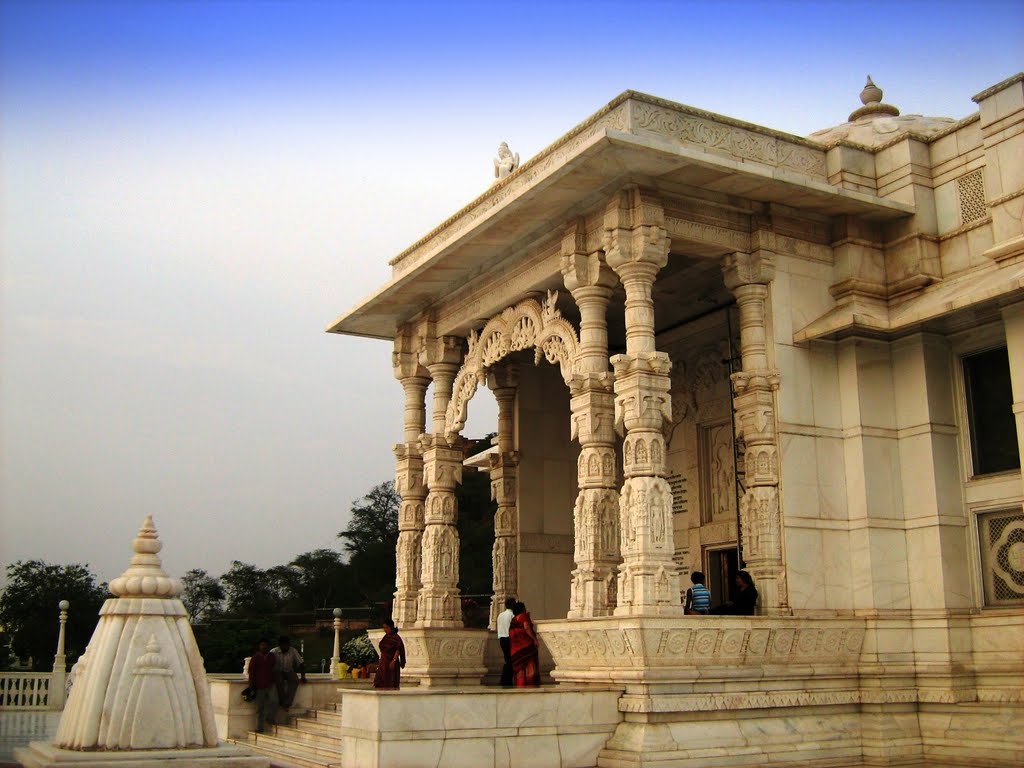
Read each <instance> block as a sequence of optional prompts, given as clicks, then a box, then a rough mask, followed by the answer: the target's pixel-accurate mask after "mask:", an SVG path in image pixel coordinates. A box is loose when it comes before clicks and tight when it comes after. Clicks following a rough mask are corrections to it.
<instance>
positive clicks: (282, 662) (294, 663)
mask: <svg viewBox="0 0 1024 768" xmlns="http://www.w3.org/2000/svg"><path fill="white" fill-rule="evenodd" d="M270 653H271V654H273V655H274V657H275V660H276V661H277V666H276V667H275V670H276V672H277V703H278V704H279V705H280V707H281V709H283V710H285V711H287V710H288V708H289V707H291V705H292V702H293V701H295V691H296V690H298V687H299V683H300V682H303V683H305V682H306V662H305V661H303V659H302V656H301V654H299V652H298V651H297V650H296V649H295V648H294V647H293V646H292V643H291V640H289V639H288V637H286V636H285V635H281V637H279V638H278V639H277V647H276V648H273V649H272V650H271V651H270ZM300 675H301V680H300Z"/></svg>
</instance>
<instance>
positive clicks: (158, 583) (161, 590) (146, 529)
mask: <svg viewBox="0 0 1024 768" xmlns="http://www.w3.org/2000/svg"><path fill="white" fill-rule="evenodd" d="M163 546H164V545H163V543H162V542H161V541H160V538H159V537H158V536H157V532H156V526H155V525H154V524H153V518H152V516H150V515H147V516H146V519H145V520H144V521H143V522H142V527H141V528H139V535H138V536H137V537H136V538H135V540H134V541H133V542H132V551H134V552H135V554H134V555H133V556H132V560H131V564H130V565H129V566H128V570H126V571H125V572H124V573H122V574H121V575H120V576H118V577H117V578H116V579H114V580H113V581H111V582H110V592H111V593H112V594H114V595H116V596H117V597H156V598H169V597H177V596H178V595H180V594H181V590H182V587H181V582H180V581H178V580H177V579H172V578H170V577H169V576H168V575H167V574H166V573H165V572H164V569H163V567H162V566H161V564H160V558H159V557H157V552H159V551H160V550H161V549H163Z"/></svg>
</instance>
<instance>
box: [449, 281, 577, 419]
mask: <svg viewBox="0 0 1024 768" xmlns="http://www.w3.org/2000/svg"><path fill="white" fill-rule="evenodd" d="M557 301H558V293H557V292H556V291H549V292H548V295H547V298H546V299H545V300H544V303H543V304H541V303H540V302H538V301H537V300H536V299H524V300H523V301H521V302H519V303H518V304H516V305H515V306H512V307H508V308H507V309H506V310H505V311H504V312H502V313H501V314H500V315H498V316H497V317H493V318H491V319H490V320H489V321H488V322H487V324H486V325H485V326H484V328H483V330H482V331H480V333H477V332H476V331H474V332H473V333H471V334H470V336H469V350H468V351H467V353H466V358H465V361H464V362H463V364H462V368H461V369H460V370H459V372H458V374H456V376H455V383H454V385H453V387H452V399H451V402H450V403H449V405H448V410H447V412H446V413H445V434H446V435H447V436H448V437H449V439H452V438H454V436H455V435H457V434H458V433H459V432H460V431H461V430H462V428H463V427H464V426H465V425H466V414H467V409H468V407H469V401H470V400H471V399H472V398H473V395H474V394H475V393H476V388H477V386H479V384H480V383H481V382H483V380H484V378H485V376H486V372H487V369H488V368H489V367H490V366H492V365H494V364H495V363H497V362H499V361H500V360H502V359H503V358H505V357H507V356H508V355H510V354H512V353H513V352H519V351H522V350H526V349H533V350H534V351H535V362H538V363H539V362H540V360H541V358H542V357H543V358H545V359H546V360H547V361H548V362H550V363H557V364H558V366H559V367H560V368H561V372H562V378H563V379H565V380H566V381H567V382H568V381H569V379H570V378H571V377H572V366H573V361H574V359H575V357H576V352H577V349H578V348H579V338H578V337H577V335H576V330H575V329H574V328H573V327H572V324H570V323H569V321H568V320H566V319H565V318H564V317H562V314H561V313H560V312H559V311H558V308H557V307H556V303H557Z"/></svg>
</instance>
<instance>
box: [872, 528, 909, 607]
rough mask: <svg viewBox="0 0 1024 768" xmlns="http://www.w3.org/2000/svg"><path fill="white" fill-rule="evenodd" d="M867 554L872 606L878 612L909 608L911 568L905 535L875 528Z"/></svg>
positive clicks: (899, 531) (895, 531)
mask: <svg viewBox="0 0 1024 768" xmlns="http://www.w3.org/2000/svg"><path fill="white" fill-rule="evenodd" d="M868 552H869V555H870V578H871V581H872V584H871V589H872V592H873V595H874V599H873V605H872V607H874V608H876V609H878V610H888V609H905V608H909V607H910V586H909V583H910V573H909V571H910V567H909V564H908V562H907V545H906V535H905V533H904V532H903V531H901V530H892V529H887V528H875V529H872V530H871V531H870V532H869V536H868ZM915 567H916V565H915Z"/></svg>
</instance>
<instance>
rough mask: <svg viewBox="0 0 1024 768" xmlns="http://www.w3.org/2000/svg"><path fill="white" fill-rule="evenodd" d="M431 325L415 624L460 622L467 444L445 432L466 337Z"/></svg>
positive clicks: (423, 352)
mask: <svg viewBox="0 0 1024 768" xmlns="http://www.w3.org/2000/svg"><path fill="white" fill-rule="evenodd" d="M432 330H433V329H432V328H431V326H430V324H428V326H427V333H426V334H425V335H424V338H423V339H422V343H421V349H420V356H419V361H420V364H421V365H423V366H424V367H426V369H427V370H428V371H430V377H431V379H432V381H433V384H434V402H433V405H432V408H431V422H432V427H433V431H432V432H429V433H425V434H423V435H422V436H421V438H420V450H421V452H422V455H423V477H424V479H425V481H426V487H427V491H428V493H427V498H426V502H425V504H424V521H423V522H424V526H423V546H422V553H423V554H422V561H421V568H420V581H421V587H420V591H419V596H418V600H417V606H416V608H417V610H416V626H418V627H461V626H462V607H461V601H460V598H459V587H458V584H459V533H458V530H457V529H456V528H455V523H456V522H457V521H458V503H457V501H456V499H455V488H456V486H458V484H459V483H460V482H461V481H462V449H461V447H460V446H459V445H458V443H457V441H456V442H455V444H450V443H449V440H448V438H447V437H446V435H445V412H446V410H447V409H448V403H449V402H450V401H451V397H452V383H453V382H454V380H455V374H456V373H457V372H458V369H459V361H460V360H461V358H462V340H461V339H459V338H456V337H454V336H444V337H441V338H436V337H435V336H434V335H433V333H432Z"/></svg>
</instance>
